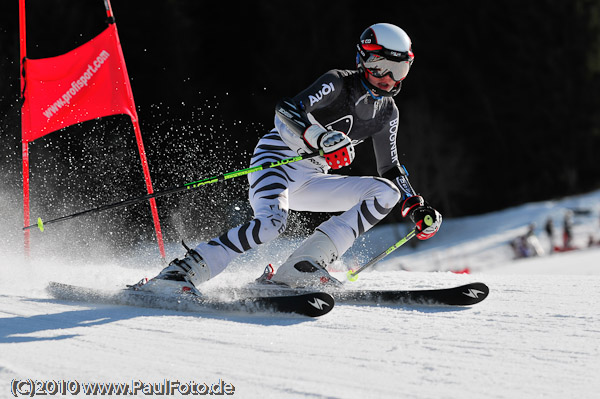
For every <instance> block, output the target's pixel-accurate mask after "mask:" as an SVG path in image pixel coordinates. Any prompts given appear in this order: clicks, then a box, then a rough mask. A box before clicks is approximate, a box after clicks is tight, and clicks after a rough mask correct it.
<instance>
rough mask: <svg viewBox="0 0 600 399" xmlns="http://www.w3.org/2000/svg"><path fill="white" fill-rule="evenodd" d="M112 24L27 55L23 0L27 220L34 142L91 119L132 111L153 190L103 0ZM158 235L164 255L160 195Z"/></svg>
mask: <svg viewBox="0 0 600 399" xmlns="http://www.w3.org/2000/svg"><path fill="white" fill-rule="evenodd" d="M104 5H105V8H106V13H107V16H108V23H109V25H108V27H107V28H106V29H105V30H104V31H103V32H102V33H100V34H99V35H98V36H96V37H95V38H94V39H92V40H90V41H89V42H87V43H85V44H83V45H81V46H80V47H78V48H76V49H74V50H72V51H70V52H68V53H66V54H63V55H59V56H57V57H51V58H43V59H28V58H26V57H27V46H26V41H25V36H26V29H25V0H19V25H20V29H19V31H20V33H19V35H20V46H21V49H20V52H21V68H22V77H21V89H22V96H23V107H22V110H21V135H22V153H23V222H24V226H25V227H27V226H28V225H29V223H30V220H29V219H30V209H29V204H30V201H29V183H30V182H29V143H30V142H32V141H34V140H35V139H37V138H40V137H42V136H44V135H46V134H48V133H51V132H54V131H56V130H60V129H62V128H65V127H67V126H70V125H74V124H77V123H81V122H85V121H88V120H91V119H95V118H99V117H103V116H109V115H116V114H126V115H129V116H130V117H131V122H132V124H133V128H134V131H135V138H136V141H137V145H138V151H139V154H140V160H141V163H142V170H143V174H144V180H145V182H146V189H147V192H148V194H152V193H153V192H154V191H153V188H152V180H151V178H150V171H149V167H148V161H147V159H146V151H145V150H144V144H143V142H142V134H141V129H140V124H139V120H138V116H137V112H136V108H135V103H134V101H133V94H132V91H131V86H130V84H129V76H128V74H127V68H126V67H125V59H124V58H123V52H122V50H121V44H120V42H119V35H118V33H117V27H116V24H115V23H114V17H113V15H112V8H111V6H110V1H109V0H104ZM148 202H149V204H150V210H151V213H152V219H153V222H154V229H155V232H156V240H157V244H158V248H159V251H160V255H161V257H162V258H163V259H164V258H165V249H164V243H163V236H162V231H161V227H160V220H159V217H158V210H157V206H156V199H155V198H150V199H149V200H148ZM24 238H25V254H26V256H28V255H29V230H28V229H27V230H25V237H24Z"/></svg>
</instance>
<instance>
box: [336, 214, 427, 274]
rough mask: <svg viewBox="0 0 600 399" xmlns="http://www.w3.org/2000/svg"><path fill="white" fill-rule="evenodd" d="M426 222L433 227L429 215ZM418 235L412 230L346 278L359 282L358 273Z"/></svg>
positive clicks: (351, 271)
mask: <svg viewBox="0 0 600 399" xmlns="http://www.w3.org/2000/svg"><path fill="white" fill-rule="evenodd" d="M424 222H425V224H426V225H427V226H431V225H432V224H433V218H432V217H431V216H429V215H427V216H425V220H424ZM416 234H417V232H416V231H415V229H412V230H411V231H410V232H409V233H408V234H407V235H406V236H405V237H404V238H403V239H401V240H400V241H398V242H397V243H395V244H394V245H392V246H391V247H389V248H388V249H386V250H385V251H383V252H382V253H380V254H379V255H377V256H376V257H375V258H373V259H371V260H370V261H369V262H368V263H366V264H364V265H362V266H361V267H360V268H359V269H358V270H356V271H354V270H348V273H346V277H348V280H350V281H356V280H358V273H360V272H362V271H363V270H365V269H367V268H369V267H371V266H373V265H374V264H375V263H377V262H379V261H380V260H381V259H383V258H385V257H386V256H388V255H389V254H391V253H392V252H394V251H395V250H397V249H398V248H400V247H401V246H403V245H404V244H406V243H407V242H408V241H409V240H410V239H411V238H413V237H414V236H415V235H416Z"/></svg>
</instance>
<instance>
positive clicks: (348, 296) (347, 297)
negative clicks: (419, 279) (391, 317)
mask: <svg viewBox="0 0 600 399" xmlns="http://www.w3.org/2000/svg"><path fill="white" fill-rule="evenodd" d="M489 293H490V290H489V288H488V286H487V285H485V284H483V283H470V284H465V285H461V286H458V287H452V288H438V289H429V290H347V291H343V290H340V291H335V292H331V294H332V296H333V297H334V299H335V300H336V302H338V303H342V304H359V305H360V304H372V305H411V304H414V305H447V306H471V305H475V304H477V303H479V302H481V301H483V300H484V299H485V298H487V296H488V294H489Z"/></svg>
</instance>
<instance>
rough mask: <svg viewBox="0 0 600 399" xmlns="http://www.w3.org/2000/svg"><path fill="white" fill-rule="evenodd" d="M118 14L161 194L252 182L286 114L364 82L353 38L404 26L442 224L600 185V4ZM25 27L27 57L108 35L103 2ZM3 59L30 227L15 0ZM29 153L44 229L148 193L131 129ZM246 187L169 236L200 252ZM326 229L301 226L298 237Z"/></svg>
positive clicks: (3, 29) (2, 104) (10, 176)
mask: <svg viewBox="0 0 600 399" xmlns="http://www.w3.org/2000/svg"><path fill="white" fill-rule="evenodd" d="M112 7H113V10H114V13H115V16H116V21H117V27H118V30H119V35H120V39H121V44H122V47H123V52H124V55H125V60H126V62H127V67H128V71H129V75H130V77H131V80H132V88H133V93H134V98H135V101H136V104H137V107H138V113H139V117H140V120H141V124H142V133H143V136H144V144H145V146H146V151H147V154H148V160H149V163H150V168H151V173H152V177H153V180H154V188H155V191H160V190H161V189H166V188H170V187H173V186H178V185H181V184H183V183H186V182H188V181H192V180H195V179H198V178H201V177H206V176H210V175H214V174H217V173H222V172H227V171H232V170H236V169H239V168H242V167H245V166H246V163H247V161H248V158H249V154H251V152H252V149H253V147H254V145H255V143H256V141H257V139H258V138H259V137H260V136H261V135H263V134H264V133H265V132H266V131H267V130H269V129H270V128H271V127H272V123H273V109H274V105H275V103H276V101H277V100H278V99H279V98H280V97H283V96H293V95H295V94H296V93H297V92H299V91H300V90H302V89H303V88H305V87H306V86H307V85H308V84H310V83H311V82H312V81H313V80H314V79H316V78H317V77H318V76H319V75H320V74H322V73H323V72H325V71H327V70H329V69H332V68H346V69H353V68H354V67H355V44H356V41H357V39H358V37H359V36H360V34H361V32H362V31H363V30H364V29H365V28H366V27H368V26H369V25H371V24H373V23H376V22H390V23H393V24H396V25H398V26H400V27H402V28H403V29H404V30H405V31H406V32H407V33H408V34H409V36H410V37H411V39H412V41H413V50H414V53H415V62H414V65H413V69H412V70H411V72H410V74H409V75H408V78H407V79H406V81H405V82H404V85H403V89H402V92H401V93H400V94H399V95H398V96H397V97H396V103H397V105H398V107H399V109H400V112H401V119H400V129H399V135H398V149H399V154H400V156H401V162H403V163H404V164H405V165H406V167H407V168H408V170H409V172H410V173H411V182H412V184H413V186H414V187H415V188H416V190H417V191H418V192H420V193H422V194H423V195H424V196H425V197H426V198H427V199H428V200H429V201H430V202H431V203H432V205H434V206H435V207H436V208H438V209H439V210H440V211H441V212H442V214H444V215H445V217H457V216H464V215H473V214H478V213H484V212H488V211H493V210H498V209H502V208H506V207H509V206H513V205H517V204H521V203H524V202H528V201H538V200H546V199H552V198H557V197H561V196H565V195H570V194H576V193H581V192H586V191H589V190H592V189H597V188H599V187H600V170H599V166H598V158H599V157H598V152H599V150H600V112H599V110H600V1H599V0H593V1H592V0H562V1H561V0H538V1H516V0H496V1H483V2H474V1H427V2H415V1H389V2H379V3H369V2H364V1H361V2H359V1H352V0H348V1H303V2H292V1H290V2H280V1H278V2H276V1H266V0H264V1H247V2H212V1H211V2H209V1H199V0H160V1H137V0H113V1H112ZM27 24H28V26H27V43H28V56H29V57H30V58H44V57H50V56H54V55H58V54H61V53H64V52H67V51H69V50H71V49H73V48H74V47H76V46H78V45H80V44H83V43H84V42H86V41H88V40H89V39H91V38H92V37H94V36H95V35H97V34H98V33H99V32H101V31H102V30H103V29H104V28H105V26H106V25H105V11H104V5H103V2H102V0H85V1H84V0H60V1H59V0H53V1H50V0H27ZM0 51H1V59H0V116H1V118H0V120H1V123H0V137H1V140H2V146H1V148H0V155H1V156H2V157H1V158H0V167H1V169H2V173H3V176H4V178H3V181H2V186H1V188H2V190H3V192H4V195H5V197H4V198H5V201H9V202H10V203H11V204H12V205H14V213H17V214H18V213H19V212H20V195H21V194H20V190H21V169H20V167H21V166H20V162H21V154H20V120H19V107H20V103H19V85H20V84H19V62H18V58H19V35H18V2H17V0H11V1H5V2H4V3H3V11H2V14H1V15H0ZM30 151H31V167H32V170H31V181H32V183H31V184H32V192H31V193H32V216H34V217H37V216H43V217H45V218H46V219H51V218H54V217H58V216H62V215H64V214H69V213H73V212H76V211H79V210H83V209H87V208H90V207H96V206H99V205H102V204H105V203H111V202H115V201H119V200H121V199H126V198H131V197H135V196H138V195H142V194H143V193H144V186H143V178H142V174H141V168H140V166H139V162H138V155H137V153H136V147H135V139H134V137H133V129H132V128H131V126H130V124H129V122H128V118H127V117H124V116H114V117H109V118H104V119H102V120H95V121H91V122H86V123H83V124H81V125H79V126H75V127H70V128H67V129H65V130H63V131H60V132H55V133H52V134H51V135H48V136H46V137H44V138H42V139H39V140H38V141H36V142H34V143H33V144H32V145H31V147H30ZM357 152H358V156H357V159H356V161H355V162H354V164H353V165H352V167H351V168H349V169H348V170H345V171H343V173H352V174H365V175H366V174H375V173H376V171H375V166H374V157H373V154H372V149H371V147H370V144H368V143H365V144H362V145H360V146H359V147H358V148H357ZM245 189H246V180H245V178H241V180H240V179H238V180H236V181H235V182H230V183H227V184H225V185H219V186H218V187H216V186H215V187H207V188H206V189H205V190H200V192H194V193H192V194H184V195H174V196H170V197H165V198H161V199H160V200H159V211H160V215H161V219H162V222H163V225H164V226H163V228H164V230H165V236H166V238H167V239H168V240H169V239H171V240H177V239H180V238H182V237H183V238H190V237H192V238H198V239H202V238H206V237H208V236H210V235H212V234H218V233H219V232H220V231H221V230H222V229H224V228H227V227H231V226H232V225H234V224H236V223H238V222H242V221H244V220H245V219H246V218H248V217H249V212H250V211H249V209H248V208H247V205H245ZM6 198H8V199H6ZM19 217H21V216H19ZM324 217H326V215H314V217H304V218H305V219H294V220H295V221H297V222H298V223H297V229H299V230H302V229H304V228H310V227H311V223H312V224H313V226H312V227H314V223H318V221H319V218H321V219H322V218H324ZM398 219H399V218H398V217H397V216H394V215H392V216H390V217H389V218H388V219H387V220H386V222H394V221H398ZM295 223H296V222H293V223H292V225H293V226H294V224H295ZM67 224H68V227H65V228H64V230H60V228H59V227H58V226H57V229H58V230H57V232H56V234H64V235H65V237H67V236H68V235H69V234H70V233H69V232H71V233H72V232H73V231H76V232H78V231H79V232H82V231H88V230H90V226H92V229H91V230H93V229H94V228H95V227H94V226H99V225H100V224H102V225H103V226H110V227H109V228H103V231H104V234H109V235H114V236H115V237H116V240H115V241H117V242H119V243H122V244H121V245H124V246H126V245H130V244H131V243H132V242H136V241H137V240H146V239H151V238H152V229H151V228H149V226H150V225H151V221H150V217H149V212H148V209H147V205H145V204H140V205H139V206H131V207H129V208H128V209H126V210H116V211H107V212H106V214H103V215H99V216H94V217H91V216H90V217H83V218H79V219H77V220H73V221H72V222H67ZM293 226H292V227H293ZM307 226H308V227H307ZM82 234H83V233H82ZM69 237H71V236H69ZM70 239H72V238H70Z"/></svg>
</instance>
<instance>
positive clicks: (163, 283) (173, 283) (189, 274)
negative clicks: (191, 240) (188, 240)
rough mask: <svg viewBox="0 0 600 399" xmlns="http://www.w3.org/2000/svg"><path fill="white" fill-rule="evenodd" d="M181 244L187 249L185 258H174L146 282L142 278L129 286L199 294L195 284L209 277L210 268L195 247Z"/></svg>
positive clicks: (163, 292)
mask: <svg viewBox="0 0 600 399" xmlns="http://www.w3.org/2000/svg"><path fill="white" fill-rule="evenodd" d="M182 244H183V246H184V247H185V249H186V250H187V252H186V254H185V258H183V259H181V260H180V259H177V258H176V259H174V260H173V261H171V263H169V265H168V266H167V267H165V268H164V269H163V270H162V271H161V272H160V273H159V274H158V275H157V276H156V277H154V278H152V279H150V280H148V281H147V282H145V281H144V280H145V279H144V280H142V281H140V282H139V283H137V284H135V285H133V286H132V287H131V288H133V289H134V290H140V291H150V292H154V293H159V294H165V295H173V294H192V295H199V294H200V292H199V291H198V290H197V289H196V284H199V283H203V282H205V281H207V280H209V279H210V269H209V268H208V265H207V264H206V262H205V261H204V259H202V257H201V256H200V254H199V253H198V252H196V250H195V249H191V248H189V247H188V246H187V245H185V243H184V242H183V241H182Z"/></svg>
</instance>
